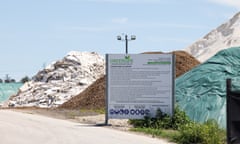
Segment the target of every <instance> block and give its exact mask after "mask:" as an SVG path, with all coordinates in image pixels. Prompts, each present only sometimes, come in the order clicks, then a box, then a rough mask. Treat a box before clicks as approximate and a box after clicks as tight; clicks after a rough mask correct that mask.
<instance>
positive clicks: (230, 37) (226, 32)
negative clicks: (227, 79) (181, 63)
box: [185, 12, 240, 62]
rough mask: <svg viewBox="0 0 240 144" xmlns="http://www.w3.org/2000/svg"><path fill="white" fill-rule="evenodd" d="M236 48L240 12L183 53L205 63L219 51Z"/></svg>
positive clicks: (238, 35) (239, 42)
mask: <svg viewBox="0 0 240 144" xmlns="http://www.w3.org/2000/svg"><path fill="white" fill-rule="evenodd" d="M236 46H240V12H239V13H237V14H236V15H235V16H234V17H233V18H232V19H230V20H229V21H228V22H226V23H224V24H222V25H221V26H219V27H218V28H216V29H214V30H212V31H211V32H210V33H208V34H207V35H206V36H204V37H203V38H202V39H200V40H198V41H197V42H195V43H193V44H192V45H191V46H189V47H187V48H186V49H185V51H187V52H188V53H190V54H191V55H192V56H194V57H195V58H197V59H198V60H199V61H200V62H205V61H206V60H207V59H209V58H210V57H212V56H214V55H215V54H216V53H217V52H219V51H220V50H223V49H226V48H230V47H236Z"/></svg>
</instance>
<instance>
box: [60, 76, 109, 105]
mask: <svg viewBox="0 0 240 144" xmlns="http://www.w3.org/2000/svg"><path fill="white" fill-rule="evenodd" d="M105 79H106V78H105V76H104V77H101V78H100V79H98V80H96V82H94V83H93V84H92V85H90V86H89V87H88V88H87V89H85V90H84V91H83V92H82V93H80V94H78V95H77V96H75V97H73V98H72V99H70V100H69V101H67V102H65V103H64V104H62V105H61V106H59V107H58V108H60V109H81V108H84V109H99V108H104V107H105V87H106V86H105V85H106V84H105V83H106V82H105Z"/></svg>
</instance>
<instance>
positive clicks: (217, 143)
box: [129, 107, 226, 144]
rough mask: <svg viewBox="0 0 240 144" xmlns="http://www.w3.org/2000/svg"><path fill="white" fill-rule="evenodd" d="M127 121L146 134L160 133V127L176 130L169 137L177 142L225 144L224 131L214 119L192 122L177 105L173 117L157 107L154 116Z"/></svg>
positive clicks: (187, 143) (181, 143) (182, 143)
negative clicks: (201, 122) (175, 132)
mask: <svg viewBox="0 0 240 144" xmlns="http://www.w3.org/2000/svg"><path fill="white" fill-rule="evenodd" d="M129 122H130V124H132V125H133V126H134V127H135V128H136V130H137V129H138V128H139V130H140V129H142V130H141V131H143V132H145V133H148V134H154V135H156V134H159V135H162V134H163V131H162V129H170V130H171V129H172V130H177V131H178V132H177V135H176V134H174V135H173V137H172V138H170V139H174V141H175V142H177V143H179V144H226V131H225V130H223V129H221V128H220V127H219V126H218V124H217V122H216V121H215V120H209V121H207V122H205V123H203V124H200V123H196V122H193V121H191V120H190V119H189V117H188V116H187V115H186V114H185V112H183V111H181V110H180V109H179V107H176V108H175V110H174V115H173V117H170V116H168V115H166V114H165V113H163V112H162V111H161V110H160V109H159V110H157V112H156V117H155V118H151V117H149V116H146V117H145V118H144V119H143V120H130V121H129ZM155 130H156V131H155Z"/></svg>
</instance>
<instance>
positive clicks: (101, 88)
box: [58, 51, 200, 109]
mask: <svg viewBox="0 0 240 144" xmlns="http://www.w3.org/2000/svg"><path fill="white" fill-rule="evenodd" d="M160 53H162V52H145V53H144V54H160ZM173 53H174V54H175V57H176V77H179V76H180V75H182V74H184V73H186V72H187V71H189V70H191V69H192V68H193V67H195V66H197V65H198V64H200V62H199V61H198V60H196V59H195V58H194V57H193V56H191V55H190V54H188V53H187V52H185V51H174V52H173ZM105 85H106V78H105V76H104V77H102V78H100V79H98V80H97V81H96V82H94V83H93V84H92V85H90V86H89V87H88V88H87V89H85V90H84V91H83V92H82V93H80V94H79V95H77V96H75V97H73V98H72V99H70V100H69V101H67V102H65V103H64V104H62V105H61V106H59V107H58V108H60V109H100V108H104V107H105V88H106V86H105Z"/></svg>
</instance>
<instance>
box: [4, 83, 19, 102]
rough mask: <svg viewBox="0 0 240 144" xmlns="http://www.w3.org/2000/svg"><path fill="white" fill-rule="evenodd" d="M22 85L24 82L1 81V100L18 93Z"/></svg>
mask: <svg viewBox="0 0 240 144" xmlns="http://www.w3.org/2000/svg"><path fill="white" fill-rule="evenodd" d="M22 85H23V84H22V83H0V102H3V101H5V100H7V99H8V98H9V97H10V96H11V95H13V94H16V93H17V92H18V89H19V88H20V87H21V86H22Z"/></svg>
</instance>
